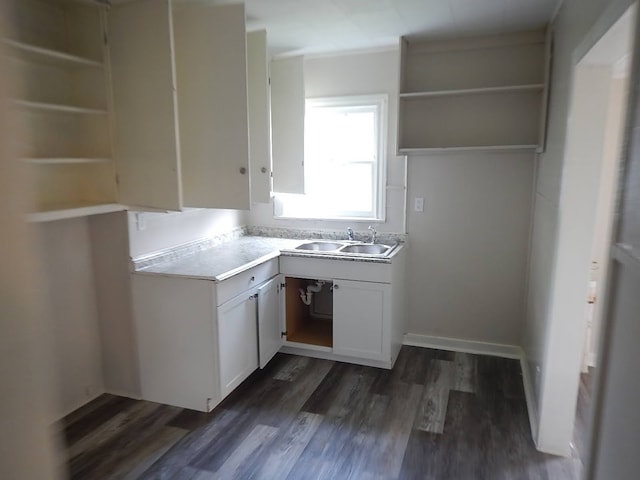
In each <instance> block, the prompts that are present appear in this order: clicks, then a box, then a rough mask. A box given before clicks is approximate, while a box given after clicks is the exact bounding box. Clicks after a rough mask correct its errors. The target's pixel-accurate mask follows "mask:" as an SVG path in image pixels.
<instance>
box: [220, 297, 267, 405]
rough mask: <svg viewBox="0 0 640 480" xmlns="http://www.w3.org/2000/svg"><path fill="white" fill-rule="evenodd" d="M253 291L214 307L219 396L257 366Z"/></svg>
mask: <svg viewBox="0 0 640 480" xmlns="http://www.w3.org/2000/svg"><path fill="white" fill-rule="evenodd" d="M255 293H256V290H255V289H254V290H251V291H249V292H247V293H243V294H241V295H238V296H237V297H235V298H233V299H231V300H229V301H228V302H226V303H223V304H222V305H220V306H219V307H218V359H219V362H220V389H221V391H222V397H223V398H224V397H226V396H227V395H229V393H231V392H232V391H233V389H234V388H236V387H237V386H238V385H240V384H241V383H242V381H243V380H244V379H246V378H247V377H248V376H249V375H250V374H251V372H253V371H254V370H255V369H256V368H258V328H257V325H256V312H257V305H256V296H255Z"/></svg>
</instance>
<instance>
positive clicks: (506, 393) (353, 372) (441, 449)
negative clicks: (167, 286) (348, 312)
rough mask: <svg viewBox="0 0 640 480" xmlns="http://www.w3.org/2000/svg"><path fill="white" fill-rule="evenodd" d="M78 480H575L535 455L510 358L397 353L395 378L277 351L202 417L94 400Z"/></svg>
mask: <svg viewBox="0 0 640 480" xmlns="http://www.w3.org/2000/svg"><path fill="white" fill-rule="evenodd" d="M62 428H63V434H64V435H63V436H64V438H65V440H66V445H67V464H68V469H69V475H70V477H71V478H74V479H116V478H117V479H136V478H141V479H194V480H207V479H235V478H237V479H305V480H307V479H348V478H349V479H395V478H399V479H414V478H415V479H446V480H453V479H455V480H464V479H491V480H493V479H510V480H511V479H536V480H540V479H549V480H556V479H558V480H563V479H571V480H573V479H576V480H577V479H578V478H579V474H580V470H581V463H580V460H579V459H576V458H570V459H565V458H558V457H552V456H549V455H544V454H542V453H539V452H537V451H536V450H535V448H534V446H533V442H532V440H531V433H530V429H529V421H528V417H527V409H526V404H525V400H524V392H523V388H522V379H521V374H520V366H519V363H518V361H517V360H508V359H502V358H495V357H487V356H480V355H469V354H460V353H452V352H443V351H439V350H430V349H423V348H416V347H406V346H405V347H403V348H402V351H401V353H400V356H399V357H398V360H397V363H396V366H395V368H394V369H393V370H391V371H388V370H382V369H377V368H369V367H363V366H357V365H350V364H345V363H338V362H331V361H327V360H317V359H311V358H306V357H297V356H292V355H284V354H278V355H277V356H276V357H275V358H274V359H273V360H272V361H271V363H270V364H269V365H268V366H267V368H265V369H264V370H262V371H258V372H256V373H255V374H253V375H252V376H251V377H250V378H249V379H248V380H247V381H246V382H245V383H244V384H242V385H241V386H240V387H239V388H238V389H237V390H236V391H235V392H234V393H233V394H231V395H230V396H229V397H228V398H227V399H226V400H225V401H224V402H223V403H222V404H221V405H219V406H218V407H217V408H216V409H215V410H214V411H213V412H211V413H209V414H204V413H199V412H193V411H189V410H183V409H180V408H175V407H169V406H165V405H159V404H155V403H151V402H143V401H135V400H131V399H126V398H120V397H115V396H111V395H103V396H101V397H99V398H98V399H96V400H95V401H93V402H91V403H89V404H87V405H86V406H84V407H82V408H81V409H79V410H77V411H75V412H73V413H72V414H71V415H69V416H68V417H66V418H65V419H64V421H63V426H62Z"/></svg>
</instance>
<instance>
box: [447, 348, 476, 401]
mask: <svg viewBox="0 0 640 480" xmlns="http://www.w3.org/2000/svg"><path fill="white" fill-rule="evenodd" d="M453 363H454V367H455V371H454V377H453V382H452V384H451V390H456V391H458V392H467V393H475V392H476V381H477V370H478V368H477V363H476V357H475V355H472V354H470V353H461V352H455V354H454V358H453Z"/></svg>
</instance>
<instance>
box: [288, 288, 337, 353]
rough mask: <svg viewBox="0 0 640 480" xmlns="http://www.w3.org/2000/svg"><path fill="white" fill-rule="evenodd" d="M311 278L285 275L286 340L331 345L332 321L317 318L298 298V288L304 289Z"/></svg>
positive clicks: (324, 345)
mask: <svg viewBox="0 0 640 480" xmlns="http://www.w3.org/2000/svg"><path fill="white" fill-rule="evenodd" d="M310 282H311V283H313V281H312V280H307V279H301V278H294V277H287V278H286V279H285V283H286V287H285V288H286V296H285V298H286V302H285V308H286V310H285V318H286V325H287V341H289V342H296V343H306V344H311V345H320V346H323V347H332V346H333V323H332V320H331V319H329V318H317V317H313V316H312V315H311V309H310V307H309V306H307V305H305V304H304V303H303V302H302V300H301V299H300V291H299V289H302V290H306V287H307V285H309V284H310Z"/></svg>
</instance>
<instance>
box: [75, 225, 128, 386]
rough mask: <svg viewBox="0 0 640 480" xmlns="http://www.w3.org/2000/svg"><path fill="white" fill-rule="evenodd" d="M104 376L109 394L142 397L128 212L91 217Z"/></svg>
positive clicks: (90, 226)
mask: <svg viewBox="0 0 640 480" xmlns="http://www.w3.org/2000/svg"><path fill="white" fill-rule="evenodd" d="M88 221H89V232H90V236H91V252H92V266H93V276H94V281H95V288H96V305H97V309H98V319H99V323H98V325H99V332H100V345H101V349H100V350H101V354H102V357H101V358H102V374H103V380H104V388H105V390H106V391H107V392H109V393H112V394H116V395H123V396H127V397H133V398H137V397H139V396H140V380H139V376H138V356H137V345H136V335H135V329H134V323H133V312H132V306H131V305H132V303H131V277H130V274H129V236H128V231H127V213H126V212H116V213H110V214H105V215H94V216H92V217H89V219H88Z"/></svg>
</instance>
